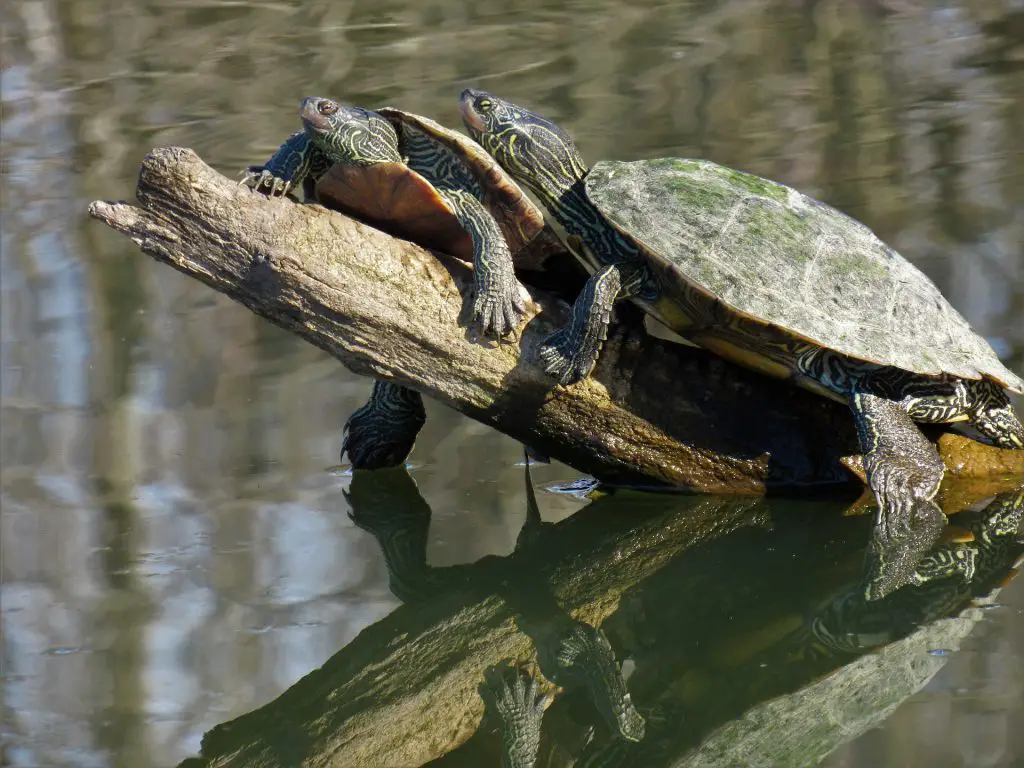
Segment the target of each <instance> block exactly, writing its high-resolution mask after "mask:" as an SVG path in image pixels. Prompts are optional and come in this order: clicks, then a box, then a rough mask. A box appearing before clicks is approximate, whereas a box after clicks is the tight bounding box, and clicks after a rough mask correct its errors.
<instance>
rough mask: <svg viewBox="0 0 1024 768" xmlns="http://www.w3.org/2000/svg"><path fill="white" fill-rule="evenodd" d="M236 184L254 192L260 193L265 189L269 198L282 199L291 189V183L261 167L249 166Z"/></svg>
mask: <svg viewBox="0 0 1024 768" xmlns="http://www.w3.org/2000/svg"><path fill="white" fill-rule="evenodd" d="M238 183H239V185H242V186H246V187H249V189H251V190H253V191H254V192H262V191H264V189H265V190H266V194H267V195H268V196H269V197H284V196H285V195H287V194H288V192H289V191H290V190H291V188H292V182H291V181H289V180H288V179H282V178H281V177H279V176H275V175H274V174H273V173H271V172H270V171H268V170H267V169H266V168H264V167H263V166H262V165H250V166H249V168H248V169H246V171H245V176H244V177H243V178H242V180H241V181H240V182H238Z"/></svg>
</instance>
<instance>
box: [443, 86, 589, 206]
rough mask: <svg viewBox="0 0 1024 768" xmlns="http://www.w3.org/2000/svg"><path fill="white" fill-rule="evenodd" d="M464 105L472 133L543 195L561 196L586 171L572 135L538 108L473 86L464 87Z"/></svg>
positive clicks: (513, 173) (520, 179)
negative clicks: (530, 107) (536, 111)
mask: <svg viewBox="0 0 1024 768" xmlns="http://www.w3.org/2000/svg"><path fill="white" fill-rule="evenodd" d="M459 110H460V111H461V112H462V122H463V123H465V124H466V130H468V131H469V135H470V136H472V137H473V139H474V140H476V142H477V143H479V144H480V145H481V146H482V147H483V148H484V149H486V150H487V152H488V153H489V154H490V155H491V156H493V157H494V159H495V160H497V161H498V164H499V165H500V166H501V167H502V168H504V169H505V170H506V171H507V172H508V173H509V174H510V175H511V176H512V177H513V178H515V180H516V181H518V182H520V183H522V184H524V185H525V186H527V187H529V188H530V189H531V190H533V191H534V192H536V193H537V194H538V195H540V196H541V197H542V198H546V199H552V198H557V197H560V196H561V195H562V194H563V193H564V192H565V191H566V190H568V189H569V188H570V187H572V186H573V185H574V184H575V183H576V182H578V181H579V180H580V179H582V178H583V177H584V176H586V174H587V167H586V165H585V164H584V163H583V158H582V157H581V156H580V153H579V150H577V149H576V146H575V145H574V144H573V143H572V139H570V138H569V136H568V134H566V132H565V131H563V130H562V129H561V128H559V127H558V126H557V125H555V124H554V123H553V122H551V121H550V120H548V119H546V118H544V117H541V116H540V115H538V114H536V113H535V112H530V111H529V110H528V109H524V108H523V107H520V106H518V105H516V104H513V103H512V102H510V101H505V100H504V99H500V98H498V97H497V96H494V95H492V94H490V93H487V92H486V91H477V90H475V89H473V88H467V89H466V90H464V91H463V92H462V97H461V99H460V102H459Z"/></svg>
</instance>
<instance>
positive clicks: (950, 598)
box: [807, 489, 1024, 655]
mask: <svg viewBox="0 0 1024 768" xmlns="http://www.w3.org/2000/svg"><path fill="white" fill-rule="evenodd" d="M964 516H969V517H970V518H971V520H970V523H969V524H968V525H967V528H968V530H970V532H971V533H972V534H973V535H974V540H973V541H969V542H960V543H953V544H940V545H939V546H938V547H935V548H934V549H932V550H931V551H930V552H928V553H927V554H925V555H924V556H923V557H921V558H919V562H918V563H917V566H916V569H915V570H914V572H913V575H912V577H911V578H909V579H907V581H906V583H907V584H911V585H912V586H913V589H912V590H907V591H901V592H898V593H895V594H893V593H894V592H896V591H895V590H894V589H893V590H889V591H888V592H887V593H886V595H884V596H882V597H879V596H874V597H872V596H871V595H870V594H866V593H865V592H863V591H861V590H857V589H854V590H850V591H849V592H846V593H844V594H843V595H842V596H840V597H839V598H837V599H836V600H834V601H832V602H831V603H830V604H829V605H828V606H827V607H826V608H825V609H824V610H823V611H822V612H821V613H819V614H818V615H817V616H815V617H814V618H813V620H811V622H810V631H811V635H812V637H811V639H810V640H809V646H808V648H807V651H808V652H809V653H811V654H812V655H815V654H816V655H827V654H829V653H850V654H860V653H864V652H866V651H870V650H872V649H873V648H876V647H878V646H880V645H884V644H886V643H889V642H892V641H893V640H896V639H898V638H899V637H901V636H903V635H905V634H909V633H910V632H912V631H913V630H914V629H916V628H917V627H918V626H921V625H923V624H925V623H928V622H930V621H933V620H935V619H936V618H939V617H942V616H948V615H951V614H952V613H953V612H955V611H957V610H960V609H961V608H963V607H964V606H965V605H966V604H967V603H968V601H970V600H971V599H972V598H973V599H977V597H976V596H977V595H978V594H979V590H987V589H991V588H992V586H993V582H994V584H995V586H996V587H998V586H999V585H1000V583H1001V582H1002V579H1003V578H1004V576H1005V573H1006V571H1008V570H1010V569H1012V568H1014V567H1015V566H1014V563H1015V562H1017V561H1018V559H1019V558H1020V557H1021V556H1022V555H1024V534H1022V532H1021V528H1020V526H1021V520H1022V517H1024V489H1017V490H1016V491H1011V492H1008V493H1004V494H1000V495H999V496H997V497H996V498H995V499H993V500H992V501H991V502H990V503H989V505H988V506H987V507H986V508H985V509H983V510H981V511H980V512H962V513H960V514H959V515H957V520H958V521H961V518H962V517H964Z"/></svg>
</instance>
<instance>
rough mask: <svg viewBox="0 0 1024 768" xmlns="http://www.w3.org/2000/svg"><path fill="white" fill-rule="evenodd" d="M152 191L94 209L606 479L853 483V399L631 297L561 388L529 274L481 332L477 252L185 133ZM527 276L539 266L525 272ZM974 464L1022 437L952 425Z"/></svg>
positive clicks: (151, 246)
mask: <svg viewBox="0 0 1024 768" xmlns="http://www.w3.org/2000/svg"><path fill="white" fill-rule="evenodd" d="M136 195H137V198H138V203H139V204H138V205H131V204H129V203H125V202H103V201H96V202H94V203H92V204H91V206H90V208H89V212H90V214H91V215H92V216H94V217H96V218H98V219H100V220H101V221H103V222H105V223H106V224H108V225H110V226H111V227H113V228H114V229H116V230H118V231H120V232H122V233H124V234H126V235H128V236H129V237H131V238H132V239H133V240H134V241H135V242H136V243H137V244H138V245H139V246H140V247H141V248H142V250H143V251H144V252H145V253H147V254H149V255H150V256H152V257H154V258H155V259H157V260H158V261H161V262H164V263H167V264H170V265H171V266H172V267H174V268H175V269H178V270H179V271H181V272H184V273H185V274H187V275H190V276H191V277H194V278H196V279H198V280H200V281H202V282H204V283H206V284H207V285H209V286H211V287H212V288H214V289H215V290H218V291H220V292H222V293H225V294H227V295H228V296H230V297H232V298H233V299H235V300H237V301H239V302H241V303H242V304H244V305H245V306H247V307H248V308H249V309H251V310H252V311H253V312H255V313H256V314H258V315H261V316H263V317H266V318H268V319H269V320H271V321H272V322H274V323H276V324H277V325H279V326H282V327H284V328H286V329H288V330H291V331H293V332H295V333H297V334H298V335H300V336H302V337H303V338H305V339H306V340H308V341H309V342H311V343H313V344H315V345H316V346H318V347H320V348H321V349H324V350H326V351H327V352H329V353H330V354H332V355H334V356H335V357H337V358H338V359H339V360H341V362H342V363H344V364H345V365H346V366H347V367H348V368H349V369H351V370H352V371H354V372H356V373H359V374H364V375H367V376H373V377H377V378H382V379H391V380H394V381H396V382H398V383H400V384H403V385H405V386H407V387H410V388H412V389H414V390H417V391H419V392H421V393H422V394H424V395H427V396H429V397H432V398H434V399H435V400H438V401H440V402H442V403H445V404H446V405H448V406H450V407H452V408H454V409H455V410H457V411H460V412H461V413H464V414H466V415H468V416H470V417H471V418H474V419H476V420H478V421H481V422H483V423H485V424H488V425H490V426H492V427H494V428H495V429H498V430H500V431H501V432H504V433H506V434H508V435H510V436H511V437H513V438H515V439H517V440H520V441H522V442H524V443H526V444H528V445H530V446H531V447H533V448H534V449H535V450H537V451H539V452H542V453H544V454H547V455H549V456H551V457H553V458H556V459H559V460H561V461H564V462H565V463H567V464H569V465H571V466H573V467H575V468H576V469H578V470H580V471H582V472H586V473H589V474H591V475H593V476H595V477H597V478H599V479H601V480H605V481H609V482H624V483H640V484H667V485H670V486H676V487H681V488H686V489H691V490H695V491H701V492H730V493H745V494H758V493H763V492H764V491H765V490H766V489H768V488H771V487H777V486H784V487H792V486H807V485H815V484H822V483H842V482H845V481H847V480H849V478H850V474H849V472H848V471H847V470H846V469H845V468H844V467H842V466H841V465H840V463H839V459H840V457H842V456H844V455H848V454H852V453H856V452H857V446H856V440H855V435H854V432H853V427H852V420H851V419H850V416H849V413H848V411H847V410H846V409H845V408H844V407H843V406H841V405H839V404H836V403H831V402H828V401H826V400H824V399H823V398H819V397H816V396H813V395H810V394H808V393H805V392H803V391H800V390H798V389H796V388H794V387H790V386H788V385H787V384H786V383H784V382H779V381H773V380H770V379H767V378H765V377H763V376H760V375H757V374H754V373H750V372H747V371H745V370H742V369H740V368H738V367H737V366H734V365H732V364H730V363H727V362H725V361H723V360H721V359H719V358H717V357H715V356H713V355H710V354H708V353H706V352H704V351H702V350H698V349H694V348H691V347H687V346H683V345H680V344H674V343H672V342H670V341H665V340H662V339H659V338H655V337H654V336H652V335H650V334H648V333H646V332H645V331H644V329H643V324H642V322H640V321H639V317H638V315H636V314H633V313H631V312H630V308H629V307H628V306H626V307H623V310H622V313H621V314H623V315H624V321H622V322H618V323H616V324H614V325H613V328H612V330H611V332H610V335H609V339H608V341H607V342H606V344H605V346H604V349H603V352H602V355H601V358H600V360H599V363H598V366H597V368H596V369H595V371H594V374H593V376H591V377H590V378H588V379H586V380H584V381H582V382H580V383H578V384H576V385H574V386H572V387H568V388H566V387H561V386H555V385H554V384H553V382H552V381H551V380H550V379H549V378H548V377H546V376H545V375H544V374H543V373H542V372H541V371H540V369H539V368H538V367H537V365H536V364H535V363H534V362H533V361H534V359H535V357H534V352H535V349H536V347H537V345H538V343H539V342H540V341H541V340H542V339H543V338H544V337H545V336H546V335H547V334H549V333H550V332H551V331H552V330H553V329H554V328H556V327H559V326H560V325H561V324H562V323H563V322H564V321H565V319H566V318H567V313H568V305H567V303H566V301H565V299H567V298H568V299H569V300H571V298H572V297H571V295H568V296H567V295H565V294H563V295H562V296H559V295H557V294H553V293H550V292H546V291H543V290H539V289H536V288H533V287H531V286H530V285H529V284H527V285H526V286H525V287H526V288H527V290H528V291H529V292H530V294H531V297H532V300H531V301H530V302H529V304H528V314H527V318H526V322H525V327H524V328H522V329H521V333H520V334H519V335H518V337H517V338H516V340H515V341H514V342H504V343H500V344H499V343H497V342H495V341H487V340H480V339H477V338H474V337H473V336H472V335H471V334H470V333H468V332H467V330H466V327H465V324H464V323H463V322H460V320H461V319H464V297H465V296H467V295H468V293H469V290H470V287H471V285H472V273H471V268H470V267H469V266H468V265H466V264H464V263H462V262H459V261H457V260H455V259H452V258H449V257H446V256H444V255H439V254H435V253H433V252H430V251H426V250H424V249H422V248H420V247H418V246H416V245H414V244H412V243H409V242H406V241H403V240H399V239H396V238H394V237H391V236H390V235H387V234H385V233H383V232H380V231H378V230H376V229H373V228H371V227H368V226H366V225H364V224H361V223H359V222H357V221H354V220H353V219H351V218H348V217H346V216H344V215H343V214H340V213H338V212H335V211H330V210H327V209H325V208H323V207H321V206H319V205H303V204H297V203H295V201H293V200H290V199H268V198H266V197H264V196H263V195H260V194H257V193H255V192H252V191H251V190H249V189H247V188H245V187H242V186H239V185H238V184H237V183H236V182H235V181H233V180H231V179H228V178H226V177H225V176H223V175H221V174H220V173H218V172H217V171H215V170H214V169H212V168H211V167H209V166H208V165H206V164H205V163H204V162H203V161H202V160H201V159H200V158H199V157H198V156H197V155H196V154H195V153H194V152H192V151H191V150H189V149H183V148H178V147H167V148H159V149H155V150H153V151H152V152H151V153H150V154H149V155H147V156H146V158H145V159H144V161H143V163H142V168H141V172H140V176H139V182H138V187H137V190H136ZM524 279H525V278H524ZM954 442H955V445H956V449H955V450H954V451H953V454H955V461H952V462H951V469H954V470H956V471H957V472H959V473H960V474H973V475H979V474H980V475H985V474H988V473H991V472H999V473H1005V472H1006V471H1007V470H1008V469H1010V468H1012V470H1013V471H1016V472H1021V473H1024V452H1014V453H1012V454H1011V453H1010V452H1002V451H998V450H996V449H989V448H987V447H985V446H981V445H980V444H976V443H972V442H971V441H966V440H959V441H954Z"/></svg>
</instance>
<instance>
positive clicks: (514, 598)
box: [203, 465, 1024, 766]
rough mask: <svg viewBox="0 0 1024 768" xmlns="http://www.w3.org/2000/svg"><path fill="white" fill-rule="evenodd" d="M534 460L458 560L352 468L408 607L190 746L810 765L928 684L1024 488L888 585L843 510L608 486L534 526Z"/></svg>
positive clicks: (370, 755) (982, 587) (381, 487)
mask: <svg viewBox="0 0 1024 768" xmlns="http://www.w3.org/2000/svg"><path fill="white" fill-rule="evenodd" d="M525 472H526V473H527V482H528V486H527V502H528V504H527V517H526V521H525V523H524V525H523V528H522V530H521V532H520V535H519V537H518V541H517V544H516V547H515V549H514V551H513V552H512V554H510V555H508V556H505V557H497V556H488V557H485V558H482V559H480V560H478V561H476V562H473V563H468V564H465V565H459V566H451V567H437V566H431V565H429V564H428V563H427V558H426V536H425V531H426V529H427V526H429V523H430V518H431V511H430V508H429V506H428V505H427V504H426V503H425V501H424V500H423V497H422V496H421V495H420V494H419V491H418V490H417V489H416V486H415V484H414V482H413V481H412V479H411V478H410V477H409V476H408V474H407V473H406V472H405V470H402V469H396V470H387V471H379V472H356V473H354V476H353V482H352V487H351V489H350V491H349V493H348V499H349V502H350V503H351V505H352V517H353V519H354V520H355V521H357V523H358V524H359V525H360V526H362V527H364V528H366V529H367V530H370V531H371V532H372V533H373V535H374V536H375V537H376V538H377V540H378V542H379V544H380V547H381V551H382V553H383V555H384V560H385V562H386V564H387V568H388V572H389V574H390V578H391V582H390V583H391V585H392V588H393V589H394V590H395V593H396V594H398V595H400V596H402V598H403V600H405V601H407V602H406V606H405V607H404V608H402V609H399V610H398V611H396V612H395V613H394V614H392V615H391V616H388V617H387V618H386V619H383V620H382V621H380V622H378V623H377V624H375V625H374V626H373V627H370V628H368V629H367V630H366V631H365V632H364V633H363V635H361V636H360V637H359V638H357V639H356V640H355V641H353V643H352V644H350V645H349V646H348V647H346V648H344V649H342V650H341V651H339V652H338V653H337V654H336V655H335V656H334V657H333V658H332V659H331V660H330V661H329V662H328V663H327V664H326V665H325V666H324V667H323V668H321V669H320V670H318V671H316V672H314V673H313V674H311V675H309V676H308V677H306V678H305V679H303V680H302V681H300V682H299V683H297V684H296V685H295V686H293V687H292V688H291V689H290V690H289V691H287V692H286V693H285V694H284V695H282V697H281V698H280V699H278V700H277V701H275V702H273V703H271V704H268V705H267V706H266V707H264V708H262V709H261V710H257V711H255V712H253V713H251V714H249V715H246V716H245V717H243V718H240V719H238V720H235V721H232V722H231V723H227V724H225V725H224V726H221V727H218V728H217V729H214V730H213V731H211V732H210V733H209V734H207V736H206V738H205V739H204V742H203V757H204V758H205V759H206V760H208V761H210V762H211V763H216V762H217V760H218V759H220V757H221V756H224V755H227V754H232V755H234V756H235V758H234V760H235V762H233V763H232V764H235V765H247V764H249V762H248V761H249V760H253V759H255V756H257V755H267V754H282V755H284V754H291V755H295V754H299V753H301V754H303V755H305V756H307V757H311V756H313V755H317V756H318V759H320V758H323V757H325V756H326V755H330V757H331V759H332V760H335V761H338V762H339V763H340V764H364V765H377V764H381V765H384V764H387V765H421V764H430V765H435V764H436V765H439V766H440V765H445V766H449V765H467V766H470V765H473V766H478V765H496V764H498V763H499V762H501V760H502V759H504V760H505V764H506V765H512V766H528V765H533V764H534V760H532V759H531V757H535V762H536V765H538V766H569V765H590V766H597V765H601V766H631V765H632V766H641V765H642V766H658V765H691V764H692V765H706V764H711V765H719V764H720V765H747V764H769V765H781V764H785V765H791V764H792V765H796V764H801V765H802V764H808V763H814V762H817V761H819V760H821V759H822V758H824V757H825V756H826V755H828V754H829V753H830V752H831V751H833V750H834V749H836V748H837V747H838V746H839V745H840V744H842V743H844V742H846V741H849V740H850V739H852V738H854V737H856V736H857V735H859V734H860V733H863V732H864V731H866V730H868V729H870V728H871V727H873V726H874V725H875V724H876V723H878V722H880V721H881V720H883V719H884V718H885V717H887V716H888V715H889V714H890V713H891V712H892V710H893V709H894V708H895V707H896V706H898V705H899V703H900V702H902V701H903V700H905V699H906V698H907V697H909V696H911V695H912V694H913V693H914V692H915V691H917V690H920V688H921V687H922V686H924V685H925V684H926V683H927V682H928V681H929V680H930V679H931V678H932V677H933V676H934V675H935V674H936V673H937V672H938V671H939V669H941V668H942V666H943V665H944V664H945V663H946V661H947V660H948V659H949V652H950V651H952V650H955V649H957V648H958V647H959V646H960V645H961V643H962V642H963V640H964V638H966V636H967V635H968V634H969V633H970V632H971V630H972V629H973V627H974V625H975V624H976V623H977V621H978V620H979V619H980V618H981V616H982V613H981V611H980V610H979V608H978V606H980V605H984V604H991V603H992V601H993V600H994V599H995V596H996V595H997V594H998V592H999V590H1000V589H1001V588H1002V587H1003V586H1005V584H1006V583H1008V581H1009V579H1010V578H1012V576H1013V575H1014V573H1015V571H1014V568H1015V567H1016V566H1017V565H1018V564H1019V562H1020V559H1021V558H1022V557H1024V535H1022V533H1021V529H1020V524H1021V519H1022V516H1024V488H1021V489H1017V490H1015V491H1011V492H1006V493H1003V494H1000V495H998V496H996V497H995V498H994V499H992V500H991V501H989V502H988V503H987V504H984V505H982V507H981V508H980V509H976V510H973V511H967V512H962V513H960V514H959V515H957V517H956V519H957V521H958V522H959V523H960V524H961V526H962V531H964V532H966V533H962V534H961V535H960V536H959V540H958V541H940V542H939V543H938V544H937V545H936V546H934V547H932V548H931V549H929V550H927V551H926V552H924V553H923V554H922V556H921V557H920V558H919V561H918V564H917V568H916V571H915V572H917V573H918V578H917V579H916V580H912V581H911V582H910V583H908V584H907V585H905V586H901V587H899V588H894V589H892V590H891V591H890V592H889V593H888V594H887V595H885V596H884V597H879V596H869V595H868V594H866V589H865V584H866V583H871V581H872V570H871V568H872V563H874V562H876V561H877V559H873V558H872V557H866V551H865V549H864V547H863V546H862V545H861V544H858V541H859V540H860V539H859V537H860V536H862V535H863V534H864V531H865V529H866V528H868V527H869V526H870V518H869V517H867V516H860V517H854V518H850V517H844V516H843V514H842V512H843V510H842V508H841V507H839V506H836V505H833V507H832V512H831V514H823V510H822V508H821V506H820V505H808V506H807V508H805V509H803V510H800V509H793V508H792V506H793V505H792V503H789V504H787V505H780V504H778V503H773V502H771V501H766V500H742V501H740V500H736V501H727V500H724V499H693V498H684V499H679V498H674V497H664V496H661V497H658V496H653V497H652V496H649V495H648V496H645V495H642V494H636V493H630V492H617V493H614V494H610V495H607V496H603V497H601V498H599V499H597V500H596V501H594V502H593V503H592V504H591V505H590V506H589V507H588V508H587V509H585V510H584V511H581V512H580V513H577V515H575V516H573V517H572V518H569V519H568V520H565V521H562V522H560V523H557V524H550V523H549V524H544V523H542V522H541V518H540V514H539V510H538V508H537V505H536V502H535V500H532V487H531V486H530V485H529V465H527V466H526V468H525ZM809 515H812V516H813V517H814V518H815V521H816V523H815V525H814V526H809V525H808V521H809ZM968 534H970V535H968ZM958 549H959V550H964V551H966V550H969V551H970V553H971V554H970V558H969V559H970V562H971V563H972V567H971V568H970V569H964V568H963V567H961V565H960V563H961V562H962V561H963V559H964V558H962V557H961V556H959V555H957V554H955V551H957V550H958ZM865 566H867V567H866V568H865ZM624 660H628V664H629V667H630V674H629V676H628V679H627V678H626V677H625V675H624V674H623V669H624V667H623V666H622V663H621V662H622V661H624ZM299 702H301V706H300V705H299ZM545 707H546V710H545ZM271 725H273V727H272V729H271ZM385 756H386V757H385ZM281 760H284V758H281ZM274 764H281V765H285V764H288V763H287V762H286V761H284V762H275V763H274Z"/></svg>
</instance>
